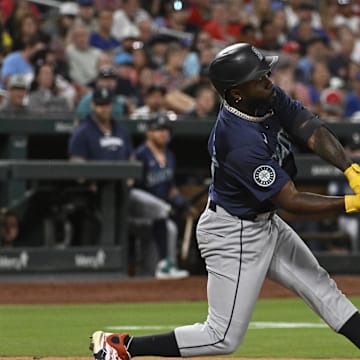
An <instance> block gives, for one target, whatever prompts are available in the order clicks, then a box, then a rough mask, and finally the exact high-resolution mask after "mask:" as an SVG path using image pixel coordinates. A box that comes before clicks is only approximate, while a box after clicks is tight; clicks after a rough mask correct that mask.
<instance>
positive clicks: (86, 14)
mask: <svg viewBox="0 0 360 360" xmlns="http://www.w3.org/2000/svg"><path fill="white" fill-rule="evenodd" d="M77 3H78V5H79V14H78V16H77V18H76V20H75V24H76V25H84V26H86V27H87V28H88V29H89V30H90V31H96V29H97V18H96V17H95V4H94V0H78V1H77Z"/></svg>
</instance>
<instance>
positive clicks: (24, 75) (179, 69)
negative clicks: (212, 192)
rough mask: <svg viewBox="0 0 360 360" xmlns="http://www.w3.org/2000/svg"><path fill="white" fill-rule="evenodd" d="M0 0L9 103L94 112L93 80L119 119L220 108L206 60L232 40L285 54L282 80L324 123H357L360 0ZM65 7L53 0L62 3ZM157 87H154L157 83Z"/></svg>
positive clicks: (206, 113)
mask: <svg viewBox="0 0 360 360" xmlns="http://www.w3.org/2000/svg"><path fill="white" fill-rule="evenodd" d="M44 4H46V1H43V2H41V5H40V4H37V2H36V1H35V2H31V1H25V0H2V1H0V31H1V36H0V58H1V67H0V70H1V73H0V98H1V104H0V107H1V109H2V110H3V111H8V112H16V113H18V112H35V113H38V114H40V113H45V114H46V115H47V116H48V115H49V114H50V113H59V112H61V113H64V112H65V111H68V112H75V114H76V116H77V117H78V118H81V117H83V116H86V114H87V113H88V111H89V101H91V92H92V91H93V89H94V86H96V85H101V86H107V87H110V88H112V90H113V91H114V92H115V93H116V99H115V102H116V106H114V114H113V115H114V117H116V118H120V119H136V118H139V117H140V118H146V117H147V116H148V113H152V112H158V111H163V110H168V111H172V112H174V113H175V114H176V115H178V116H179V117H184V118H187V117H188V116H189V117H191V118H200V119H204V118H205V119H206V118H209V117H213V116H214V115H215V114H216V109H217V106H218V101H219V100H218V97H217V96H216V94H215V92H214V90H213V88H212V87H211V86H210V84H209V82H208V78H207V68H208V64H209V62H210V61H211V59H212V58H213V56H214V55H215V54H216V52H218V51H219V50H220V49H222V48H223V47H225V46H227V45H229V44H231V43H234V42H248V43H253V44H254V45H256V46H257V47H258V48H260V49H262V50H263V51H264V52H269V53H272V54H275V53H276V54H278V55H279V56H280V63H279V65H278V66H277V68H276V70H275V72H274V74H273V78H274V82H275V83H278V84H279V85H281V86H282V87H283V88H284V89H285V90H286V91H288V92H289V93H290V94H291V95H292V96H293V97H294V98H298V99H299V100H301V101H302V102H303V103H304V105H305V106H307V107H309V108H310V109H311V110H313V111H314V112H316V113H317V114H319V115H320V116H322V117H324V118H326V119H327V120H328V121H339V120H342V119H343V118H344V117H346V118H348V119H350V120H353V121H358V120H359V119H360V67H359V65H360V37H359V34H360V30H359V28H360V26H359V22H360V21H359V14H360V2H359V1H358V0H320V1H312V0H288V1H280V0H272V1H271V0H152V1H150V0H148V1H144V0H143V1H141V0H114V1H110V0H77V1H65V2H58V3H57V4H58V6H55V5H54V2H49V4H50V5H51V6H50V5H44ZM55 4H56V2H55ZM154 84H156V85H158V89H156V91H154V89H153V86H152V85H154Z"/></svg>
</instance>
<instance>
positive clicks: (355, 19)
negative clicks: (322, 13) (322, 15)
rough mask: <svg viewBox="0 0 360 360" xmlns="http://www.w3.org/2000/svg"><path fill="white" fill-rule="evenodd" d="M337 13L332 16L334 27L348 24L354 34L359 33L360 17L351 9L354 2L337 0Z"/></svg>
mask: <svg viewBox="0 0 360 360" xmlns="http://www.w3.org/2000/svg"><path fill="white" fill-rule="evenodd" d="M336 3H337V13H336V15H335V17H334V18H333V26H334V27H335V28H338V27H341V26H344V25H346V26H348V27H349V28H350V29H351V31H352V32H353V34H354V35H355V36H358V35H360V30H359V29H360V18H359V16H358V15H357V14H355V12H354V10H353V6H354V2H353V1H352V0H338V1H337V2H336Z"/></svg>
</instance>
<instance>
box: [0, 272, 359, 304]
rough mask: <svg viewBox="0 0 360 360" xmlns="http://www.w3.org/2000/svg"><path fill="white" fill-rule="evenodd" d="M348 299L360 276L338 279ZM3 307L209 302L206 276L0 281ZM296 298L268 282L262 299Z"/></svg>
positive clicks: (340, 277) (354, 293)
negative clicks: (207, 300) (107, 279)
mask: <svg viewBox="0 0 360 360" xmlns="http://www.w3.org/2000/svg"><path fill="white" fill-rule="evenodd" d="M333 278H334V279H335V281H336V282H337V284H338V287H339V288H340V289H341V290H342V291H343V292H344V293H345V294H346V295H348V296H354V295H360V276H344V275H341V276H340V275H339V276H334V277H333ZM0 294H1V296H0V303H1V304H66V303H68V304H70V303H96V302H102V303H113V302H147V301H148V302H154V301H196V300H205V299H206V277H205V276H191V277H190V278H188V279H184V280H172V281H170V280H155V279H152V278H147V279H139V278H129V279H126V280H111V281H110V280H109V281H105V280H102V281H83V282H77V281H64V282H61V281H56V282H55V281H50V282H19V281H17V282H13V283H9V282H6V283H2V282H1V281H0ZM291 296H295V295H294V294H293V293H292V292H290V291H289V290H287V289H285V288H283V287H282V286H280V285H278V284H276V283H274V282H272V281H269V280H266V281H265V284H264V287H263V289H262V292H261V295H260V297H261V298H273V297H291Z"/></svg>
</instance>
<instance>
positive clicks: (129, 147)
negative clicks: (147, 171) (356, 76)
mask: <svg viewBox="0 0 360 360" xmlns="http://www.w3.org/2000/svg"><path fill="white" fill-rule="evenodd" d="M122 130H123V134H124V143H125V149H126V152H127V154H126V157H127V159H129V158H130V156H131V155H132V154H133V151H134V147H133V144H132V140H131V137H130V135H129V132H128V130H127V129H126V128H122Z"/></svg>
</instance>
